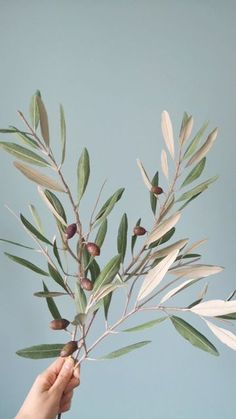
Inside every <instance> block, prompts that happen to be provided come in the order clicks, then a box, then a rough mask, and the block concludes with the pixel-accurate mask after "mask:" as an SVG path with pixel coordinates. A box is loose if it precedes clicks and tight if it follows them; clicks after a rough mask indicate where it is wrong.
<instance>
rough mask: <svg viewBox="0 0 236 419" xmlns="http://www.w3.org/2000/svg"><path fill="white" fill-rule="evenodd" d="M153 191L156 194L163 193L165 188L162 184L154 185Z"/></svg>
mask: <svg viewBox="0 0 236 419" xmlns="http://www.w3.org/2000/svg"><path fill="white" fill-rule="evenodd" d="M151 192H152V193H154V194H155V195H161V194H162V193H163V189H162V188H161V187H160V186H152V188H151Z"/></svg>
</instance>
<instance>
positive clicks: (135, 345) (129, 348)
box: [98, 340, 151, 360]
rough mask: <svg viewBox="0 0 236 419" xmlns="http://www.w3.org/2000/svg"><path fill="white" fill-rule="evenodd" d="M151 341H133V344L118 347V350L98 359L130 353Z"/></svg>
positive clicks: (112, 357)
mask: <svg viewBox="0 0 236 419" xmlns="http://www.w3.org/2000/svg"><path fill="white" fill-rule="evenodd" d="M150 342H151V341H150V340H145V341H142V342H137V343H133V344H132V345H129V346H125V347H124V348H120V349H117V350H116V351H113V352H110V353H109V354H107V355H104V356H102V357H100V358H98V359H101V360H102V359H114V358H118V357H120V356H122V355H126V354H128V353H129V352H131V351H134V350H135V349H138V348H142V347H143V346H145V345H147V344H148V343H150Z"/></svg>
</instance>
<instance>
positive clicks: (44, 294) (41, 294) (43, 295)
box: [34, 291, 67, 318]
mask: <svg viewBox="0 0 236 419" xmlns="http://www.w3.org/2000/svg"><path fill="white" fill-rule="evenodd" d="M62 295H67V293H66V292H57V291H45V292H44V291H39V292H35V293H34V296H35V297H39V298H50V297H52V298H53V297H61V296H62ZM57 318H58V317H57Z"/></svg>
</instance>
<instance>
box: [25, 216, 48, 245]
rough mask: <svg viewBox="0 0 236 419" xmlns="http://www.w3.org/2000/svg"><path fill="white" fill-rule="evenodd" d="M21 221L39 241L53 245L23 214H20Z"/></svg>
mask: <svg viewBox="0 0 236 419" xmlns="http://www.w3.org/2000/svg"><path fill="white" fill-rule="evenodd" d="M20 219H21V222H22V224H24V226H25V227H26V228H27V230H29V231H30V232H31V233H32V234H33V235H34V236H36V237H37V238H38V239H39V240H41V241H42V242H44V243H47V244H50V246H52V243H51V242H50V241H49V240H48V239H47V238H46V237H44V236H43V235H42V234H41V233H40V231H38V230H37V228H35V227H34V226H33V225H32V224H31V223H30V222H29V221H28V220H27V219H26V218H25V217H24V216H23V215H22V214H20Z"/></svg>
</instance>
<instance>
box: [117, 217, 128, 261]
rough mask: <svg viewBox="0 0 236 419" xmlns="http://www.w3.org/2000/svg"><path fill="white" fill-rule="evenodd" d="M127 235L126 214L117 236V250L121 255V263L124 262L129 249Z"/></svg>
mask: <svg viewBox="0 0 236 419" xmlns="http://www.w3.org/2000/svg"><path fill="white" fill-rule="evenodd" d="M127 233H128V218H127V215H126V213H124V214H123V215H122V218H121V221H120V225H119V228H118V236H117V250H118V253H119V254H120V255H121V261H122V262H124V258H125V253H126V247H127Z"/></svg>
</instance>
